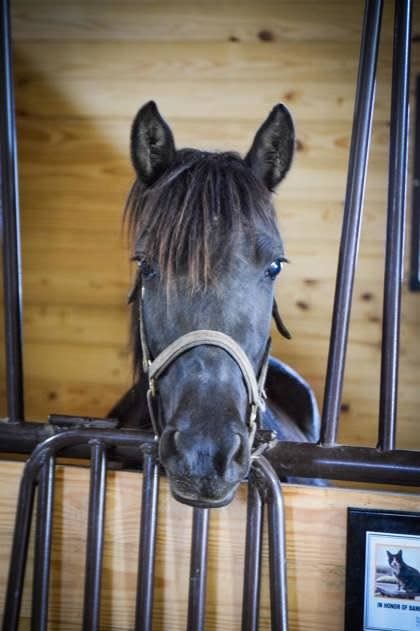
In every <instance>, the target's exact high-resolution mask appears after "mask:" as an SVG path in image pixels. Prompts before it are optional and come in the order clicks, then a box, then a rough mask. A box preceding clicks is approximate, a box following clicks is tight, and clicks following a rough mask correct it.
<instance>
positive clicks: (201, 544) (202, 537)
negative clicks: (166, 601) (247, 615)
mask: <svg viewBox="0 0 420 631" xmlns="http://www.w3.org/2000/svg"><path fill="white" fill-rule="evenodd" d="M208 532H209V511H208V509H207V508H194V513H193V525H192V540H191V562H190V589H189V594H188V620H187V631H203V629H204V619H205V610H206V584H207V547H208V546H207V544H208Z"/></svg>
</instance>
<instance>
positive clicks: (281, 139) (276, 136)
mask: <svg viewBox="0 0 420 631" xmlns="http://www.w3.org/2000/svg"><path fill="white" fill-rule="evenodd" d="M294 146H295V130H294V127H293V121H292V117H291V116H290V113H289V110H288V109H287V108H286V107H285V106H284V105H282V104H281V103H279V104H278V105H276V106H275V107H274V108H273V109H272V110H271V112H270V114H269V116H268V118H267V119H266V120H265V121H264V123H263V124H262V125H261V127H260V128H259V130H258V131H257V133H256V135H255V138H254V142H253V143H252V147H251V149H250V150H249V152H248V154H247V156H246V158H245V162H246V163H247V164H248V166H250V167H251V169H252V170H253V171H254V173H255V175H256V176H257V177H258V178H259V179H260V180H262V181H263V182H264V184H265V185H266V187H267V188H268V189H269V190H270V191H273V190H274V189H275V188H276V186H277V185H278V184H280V182H281V181H282V179H283V178H284V176H285V175H286V173H287V171H288V170H289V167H290V164H291V162H292V157H293V149H294Z"/></svg>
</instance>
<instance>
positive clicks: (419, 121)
mask: <svg viewBox="0 0 420 631" xmlns="http://www.w3.org/2000/svg"><path fill="white" fill-rule="evenodd" d="M415 117H416V123H415V125H416V128H415V137H414V142H413V144H414V147H413V149H414V164H413V198H412V202H411V204H412V210H411V247H410V289H411V291H420V75H417V79H416V110H415Z"/></svg>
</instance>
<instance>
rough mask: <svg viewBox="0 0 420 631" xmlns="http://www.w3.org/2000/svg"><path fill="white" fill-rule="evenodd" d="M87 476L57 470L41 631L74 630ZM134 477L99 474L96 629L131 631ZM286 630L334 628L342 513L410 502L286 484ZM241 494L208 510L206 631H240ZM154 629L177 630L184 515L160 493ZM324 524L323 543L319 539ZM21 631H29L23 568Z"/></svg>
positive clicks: (2, 494) (7, 485)
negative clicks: (101, 535) (102, 530)
mask: <svg viewBox="0 0 420 631" xmlns="http://www.w3.org/2000/svg"><path fill="white" fill-rule="evenodd" d="M21 468H22V465H21V464H18V463H10V462H7V463H5V462H1V463H0V476H1V480H2V482H3V484H2V486H1V487H0V612H1V611H2V608H3V598H4V591H5V581H6V577H7V569H8V560H9V551H10V543H11V536H12V528H13V519H14V509H15V502H16V493H17V487H18V480H19V476H20V472H21ZM88 475H89V474H88V471H87V470H86V469H75V468H71V467H61V468H59V473H58V476H57V488H56V513H55V515H56V516H55V521H54V535H53V553H52V572H51V593H50V625H49V630H50V631H79V629H80V628H81V623H80V621H81V616H82V601H83V573H84V550H85V532H86V509H87V501H88V498H87V495H88ZM140 489H141V480H140V476H139V475H138V474H134V473H125V472H124V473H123V472H112V473H110V474H108V493H107V516H106V536H105V550H104V568H103V580H102V616H101V629H102V630H103V631H126V630H127V631H128V630H130V629H133V620H134V599H135V590H136V573H137V549H138V523H139V513H140V509H141V507H140V504H141V502H140ZM284 492H285V503H286V517H287V564H288V590H289V618H290V631H342V629H343V619H344V605H345V555H346V519H347V507H348V506H359V507H366V508H369V509H371V508H381V509H385V510H387V509H388V510H389V509H391V510H392V509H399V510H417V511H418V510H419V499H418V496H417V497H416V496H414V495H403V494H399V495H396V494H393V493H380V492H372V491H370V492H368V491H360V490H359V491H357V490H347V489H333V488H329V489H327V488H322V489H321V488H309V487H294V486H292V485H285V487H284ZM245 496H246V488H245V487H243V488H241V489H240V491H239V493H238V495H237V497H236V499H235V500H234V502H233V503H232V505H231V506H229V507H226V508H222V509H217V510H213V511H211V518H210V537H209V563H208V571H209V575H208V589H207V594H208V598H207V612H206V631H237V630H238V629H240V619H241V601H242V572H243V541H244V531H245V514H246V509H245ZM159 506H160V511H159V525H158V532H157V557H156V558H157V566H156V581H155V586H156V587H155V590H156V591H155V609H154V622H155V624H154V629H156V630H157V629H159V630H161V631H168V630H171V631H178V630H180V631H181V630H183V629H185V628H186V624H185V623H186V616H187V607H186V602H187V594H188V573H189V551H190V531H191V518H192V511H191V509H189V508H188V507H186V506H183V505H182V504H179V503H178V502H175V501H173V500H171V499H170V498H169V497H168V493H167V487H166V484H165V480H163V481H162V486H161V494H160V503H159ZM326 528H328V538H326V536H325V533H326ZM27 577H28V578H27V581H26V590H25V593H24V598H23V610H22V614H23V620H22V624H21V627H20V629H22V631H26V630H27V629H28V630H29V628H30V602H31V591H30V587H31V579H32V576H31V572H28V574H27ZM262 581H263V588H262V598H261V626H260V628H261V631H263V630H265V629H269V628H270V622H269V615H270V613H269V611H270V609H269V595H268V563H267V549H266V548H264V553H263V578H262Z"/></svg>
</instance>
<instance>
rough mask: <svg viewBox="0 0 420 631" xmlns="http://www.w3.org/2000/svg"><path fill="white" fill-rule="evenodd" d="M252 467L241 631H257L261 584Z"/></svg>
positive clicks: (259, 514) (258, 505)
mask: <svg viewBox="0 0 420 631" xmlns="http://www.w3.org/2000/svg"><path fill="white" fill-rule="evenodd" d="M257 485H258V480H257V477H256V473H255V471H254V469H251V471H250V473H249V476H248V502H247V515H246V539H245V562H244V586H243V593H242V631H258V622H259V613H260V612H259V609H260V586H261V553H262V524H263V503H262V499H261V496H260V493H259V489H258V486H257Z"/></svg>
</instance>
